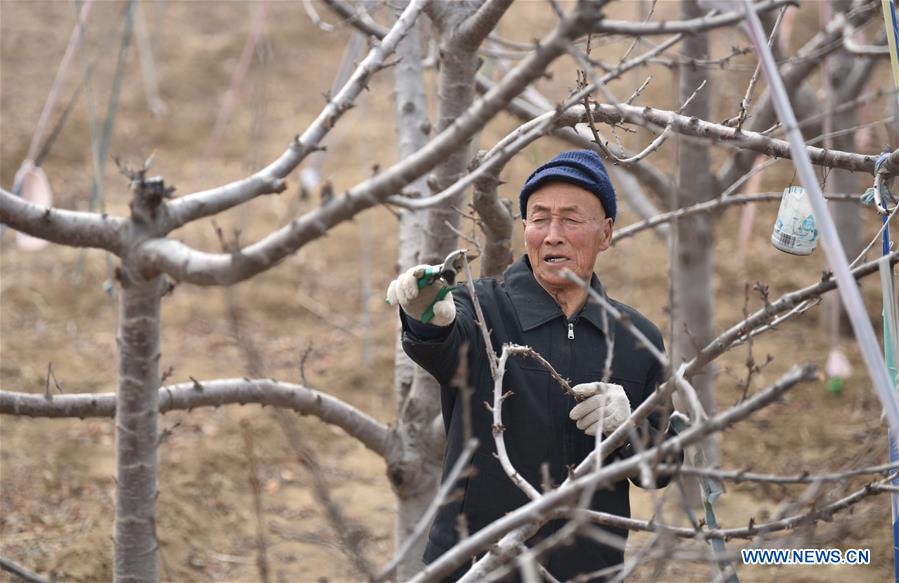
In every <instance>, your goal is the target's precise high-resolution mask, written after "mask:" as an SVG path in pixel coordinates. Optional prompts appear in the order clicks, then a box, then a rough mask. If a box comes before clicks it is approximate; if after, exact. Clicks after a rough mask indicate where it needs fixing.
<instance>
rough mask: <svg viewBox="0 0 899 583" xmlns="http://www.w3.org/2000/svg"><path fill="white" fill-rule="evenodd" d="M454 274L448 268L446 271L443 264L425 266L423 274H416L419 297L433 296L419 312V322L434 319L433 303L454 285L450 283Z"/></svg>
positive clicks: (423, 298) (440, 298)
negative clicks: (420, 312)
mask: <svg viewBox="0 0 899 583" xmlns="http://www.w3.org/2000/svg"><path fill="white" fill-rule="evenodd" d="M455 276H456V273H455V271H452V270H449V271H448V272H447V270H444V268H443V265H429V266H427V267H426V268H425V270H424V273H423V274H421V275H420V276H417V279H418V289H419V290H420V291H419V297H421V298H422V300H425V299H426V298H428V297H430V296H431V294H433V297H431V298H430V301H428V303H427V307H426V308H425V310H424V312H422V314H421V319H420V321H421V322H424V323H425V324H427V323H428V322H430V321H431V320H433V319H434V304H436V303H437V302H439V301H441V300H443V299H444V298H445V297H446V294H448V293H450V292H451V291H452V290H453V288H454V287H455V286H454V285H451V284H452V282H453V281H454V280H455ZM447 280H450V281H447Z"/></svg>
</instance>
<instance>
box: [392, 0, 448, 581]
mask: <svg viewBox="0 0 899 583" xmlns="http://www.w3.org/2000/svg"><path fill="white" fill-rule="evenodd" d="M406 4H407V2H405V1H403V0H395V1H394V2H392V4H391V8H392V9H393V11H394V14H395V15H397V16H398V15H399V14H400V13H401V12H402V10H403V8H405V5H406ZM419 31H420V27H413V28H412V29H411V30H410V31H409V33H408V35H407V36H406V38H405V39H403V40H402V41H401V42H400V44H399V45H398V47H397V58H398V63H397V65H396V71H395V73H394V83H395V86H396V115H397V141H398V143H399V155H400V159H405V158H407V157H408V156H411V155H412V154H414V153H415V152H417V151H418V150H419V149H421V148H423V147H424V146H425V144H427V140H428V135H429V133H430V130H431V124H430V121H429V120H428V114H427V99H426V96H425V86H424V75H423V71H422V57H421V51H422V44H421V42H422V41H421V34H420V32H419ZM407 190H410V191H412V190H417V191H418V192H419V193H420V196H422V197H424V196H427V195H428V186H427V181H426V179H425V177H421V178H419V179H418V180H416V181H415V182H413V183H412V184H411V185H410V186H409V187H407ZM424 217H425V214H424V213H422V212H416V211H401V213H400V220H399V256H398V258H397V263H398V264H397V267H398V271H399V273H402V272H403V271H405V270H407V269H409V268H410V267H413V266H415V265H417V264H419V263H421V262H422V261H421V259H420V251H421V248H422V246H423V245H424V238H425V237H424V228H423V227H424V224H423V223H424ZM400 336H401V333H400V328H399V321H397V337H396V347H395V355H396V356H395V361H394V362H395V365H394V390H395V394H396V400H397V406H398V408H399V415H398V419H399V422H398V423H397V426H396V429H395V430H394V433H393V442H392V444H391V449H390V451H389V455H388V458H387V464H388V472H387V475H388V477H389V479H390V482H391V485H392V486H393V489H394V492H395V494H396V522H395V526H394V543H395V547H394V548H396V549H398V548H400V546H401V545H402V544H403V542H404V541H405V540H406V538H407V537H408V536H409V534H410V533H411V532H412V530H413V529H414V528H415V525H416V524H417V523H418V521H419V520H420V519H421V517H422V515H423V514H424V513H425V510H426V509H427V507H428V504H429V503H430V501H431V500H432V499H433V497H434V496H435V494H436V492H437V487H438V485H439V481H440V459H439V457H436V456H435V455H434V453H433V451H432V448H430V447H428V446H427V445H426V442H427V438H426V435H427V432H428V431H429V422H430V420H432V419H433V418H434V417H435V416H436V415H438V414H439V409H440V406H439V403H440V398H439V395H440V387H439V386H437V384H436V382H435V381H434V379H433V378H431V377H430V375H428V374H426V373H424V371H422V370H421V369H420V368H418V367H417V366H415V363H413V362H412V360H411V359H410V358H409V357H408V356H406V353H405V352H404V351H403V348H402V345H401V337H400ZM421 395H424V396H425V397H426V398H427V399H428V401H429V402H428V403H425V404H424V407H423V408H424V410H423V411H421V410H420V409H422V407H420V406H419V404H418V403H417V400H418V399H419V398H420V396H421ZM426 542H427V539H426V538H423V539H421V540H420V541H419V542H418V544H416V546H415V547H413V548H412V550H411V551H410V552H409V553H408V554H407V555H406V559H405V560H404V561H403V562H402V563H400V565H399V566H398V567H397V573H396V576H397V580H398V581H405V580H408V579H409V578H410V577H412V576H413V575H414V574H415V573H417V572H418V571H420V570H421V568H422V566H423V565H422V561H421V556H422V554H423V553H424V546H425V544H426Z"/></svg>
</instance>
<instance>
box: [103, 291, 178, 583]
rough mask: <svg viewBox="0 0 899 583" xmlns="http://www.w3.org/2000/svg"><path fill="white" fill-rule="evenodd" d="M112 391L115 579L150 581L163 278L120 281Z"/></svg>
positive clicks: (153, 555)
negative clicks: (116, 375)
mask: <svg viewBox="0 0 899 583" xmlns="http://www.w3.org/2000/svg"><path fill="white" fill-rule="evenodd" d="M121 284H122V289H121V293H120V294H119V333H118V336H117V338H116V340H117V344H118V355H117V359H118V368H119V386H118V389H117V391H116V394H117V406H116V419H115V422H116V432H115V436H116V438H115V445H116V485H117V487H116V512H115V514H116V518H115V537H114V540H115V580H116V581H117V582H119V583H125V582H132V581H133V582H153V581H156V580H157V579H158V573H157V570H156V547H157V544H158V542H157V539H156V500H157V497H158V495H159V490H158V488H157V475H158V473H157V468H156V445H157V442H158V437H157V431H156V417H157V413H158V409H159V405H158V398H159V356H160V354H159V321H160V318H159V311H160V299H161V297H162V294H163V293H164V291H165V288H166V282H165V281H164V278H163V277H162V276H157V277H154V278H153V279H151V280H149V281H146V280H143V279H141V278H140V277H136V278H133V279H132V277H131V276H129V275H127V274H123V275H122V276H121Z"/></svg>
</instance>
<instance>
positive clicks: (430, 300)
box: [387, 249, 475, 324]
mask: <svg viewBox="0 0 899 583" xmlns="http://www.w3.org/2000/svg"><path fill="white" fill-rule="evenodd" d="M474 258H475V256H474V255H469V254H468V249H458V250H456V251H453V252H452V253H450V254H449V255H447V256H446V259H445V260H444V261H443V263H441V264H440V265H422V266H420V267H419V268H418V269H416V270H415V271H413V272H412V276H413V277H414V278H415V281H416V285H417V286H418V294H417V296H416V297H415V298H413V299H411V300H410V301H409V302H408V304H403V309H404V310H406V312H408V313H409V314H420V316H416V319H417V320H419V321H420V322H424V323H425V324H427V323H429V322H430V321H431V320H433V319H434V304H436V303H437V302H439V301H441V300H443V299H444V298H446V295H447V294H448V293H450V292H451V291H452V290H453V289H455V288H456V279H457V278H458V276H459V273H460V272H461V271H462V270H463V269H464V268H465V261H466V260H471V259H474ZM391 285H392V284H391ZM391 301H392V300H391V296H390V291H388V296H387V303H391Z"/></svg>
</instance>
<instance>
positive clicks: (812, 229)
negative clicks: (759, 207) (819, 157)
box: [771, 186, 818, 255]
mask: <svg viewBox="0 0 899 583" xmlns="http://www.w3.org/2000/svg"><path fill="white" fill-rule="evenodd" d="M771 244H772V245H774V246H775V247H776V248H778V249H780V250H781V251H783V252H785V253H790V254H792V255H811V254H812V251H814V250H815V246H817V244H818V227H817V225H816V224H815V216H814V215H813V214H812V205H811V203H810V202H809V199H808V195H807V194H806V193H805V189H804V188H802V187H801V186H789V187H787V188H785V189H784V193H783V198H781V199H780V209H779V210H778V211H777V221H775V223H774V232H773V233H771Z"/></svg>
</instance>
